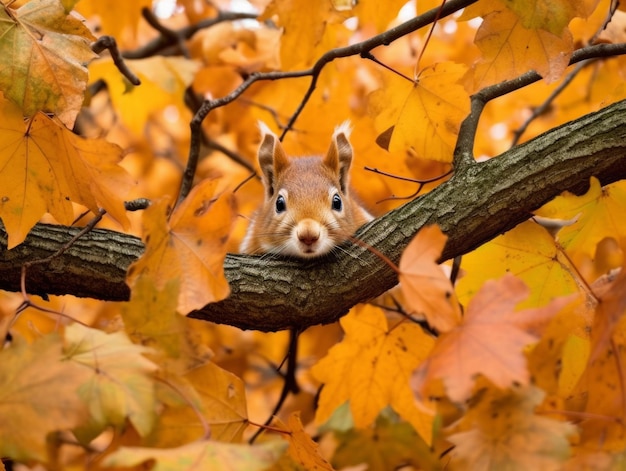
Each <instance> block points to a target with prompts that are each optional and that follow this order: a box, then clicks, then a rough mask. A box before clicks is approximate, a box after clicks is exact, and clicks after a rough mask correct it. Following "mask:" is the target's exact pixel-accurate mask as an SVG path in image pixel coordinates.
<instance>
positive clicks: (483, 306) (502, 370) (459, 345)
mask: <svg viewBox="0 0 626 471" xmlns="http://www.w3.org/2000/svg"><path fill="white" fill-rule="evenodd" d="M528 294H529V289H528V288H527V287H526V285H525V284H524V283H523V282H522V281H520V280H519V279H518V278H516V277H514V276H513V275H505V276H504V277H503V278H501V279H499V280H497V281H487V282H486V283H485V284H484V286H483V288H482V289H481V290H480V291H479V292H478V293H477V294H476V296H475V297H474V298H473V299H472V300H471V301H470V303H469V305H468V307H467V312H466V313H465V317H464V320H463V323H462V324H460V325H459V326H457V327H456V328H455V329H453V330H451V331H450V332H447V333H445V334H443V335H441V336H440V337H438V338H437V340H436V342H435V346H434V348H433V350H432V352H431V353H430V355H429V356H428V358H427V359H426V361H424V362H423V363H422V364H421V365H420V367H419V368H418V369H417V370H416V371H415V374H414V376H413V382H412V384H413V386H414V387H415V390H416V391H418V392H419V395H422V396H423V394H424V392H425V390H426V387H427V386H428V384H429V383H430V382H432V381H434V380H436V379H442V380H443V383H444V385H445V387H446V394H447V396H448V397H449V398H450V399H451V400H452V401H454V402H459V403H460V402H463V401H465V400H466V399H468V398H469V397H470V395H471V393H472V387H473V384H474V378H475V376H476V375H478V374H482V375H484V376H485V377H487V378H489V379H490V380H491V381H492V382H493V383H494V384H495V385H496V386H498V387H500V388H502V389H506V388H509V387H511V386H512V385H513V384H515V383H517V384H521V385H526V384H528V381H529V378H530V374H529V372H528V369H527V367H526V357H525V356H524V354H523V349H524V348H525V347H526V346H527V345H528V344H530V343H532V342H534V341H536V340H537V339H538V338H539V331H540V330H541V328H542V327H543V325H544V324H546V323H547V322H548V321H549V320H550V319H551V318H552V316H554V315H555V314H556V313H557V312H558V311H559V309H561V308H562V307H563V306H564V305H565V304H567V303H568V302H569V301H570V300H571V298H570V297H563V298H558V299H555V300H554V301H552V302H551V303H550V304H548V305H547V306H545V307H542V308H538V309H527V310H524V311H519V312H514V308H515V305H516V304H517V303H519V302H520V301H522V300H523V299H525V298H526V297H527V296H528Z"/></svg>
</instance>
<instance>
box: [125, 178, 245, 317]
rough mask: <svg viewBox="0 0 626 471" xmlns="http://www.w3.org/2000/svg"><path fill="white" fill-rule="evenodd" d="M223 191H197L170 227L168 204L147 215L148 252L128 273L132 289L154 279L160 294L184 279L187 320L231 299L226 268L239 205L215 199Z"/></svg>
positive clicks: (182, 304) (212, 183)
mask: <svg viewBox="0 0 626 471" xmlns="http://www.w3.org/2000/svg"><path fill="white" fill-rule="evenodd" d="M217 185H218V181H217V180H204V181H202V182H201V183H199V184H198V185H196V186H195V187H194V188H193V189H192V191H191V193H190V194H189V195H188V196H187V198H186V199H185V200H184V201H183V202H182V203H181V204H180V205H179V206H178V207H177V208H176V210H175V211H174V213H173V214H172V215H171V218H170V221H169V223H168V222H167V213H168V211H169V201H168V199H166V198H164V199H162V200H160V201H158V202H157V203H155V204H153V205H152V206H151V207H149V208H148V209H147V210H146V211H144V217H143V225H144V232H143V240H144V243H145V244H146V251H145V253H144V254H143V256H142V257H141V258H140V259H139V260H138V261H136V262H135V263H133V264H132V265H131V267H130V268H129V270H128V276H127V283H128V285H129V286H130V287H131V288H133V287H134V286H135V283H136V280H137V278H138V277H139V276H140V275H147V276H149V277H151V278H152V279H153V280H154V282H155V283H156V285H157V287H158V289H163V288H164V287H165V286H166V285H167V283H169V282H170V281H171V280H173V279H178V280H179V283H180V293H179V294H178V303H177V310H178V312H179V313H181V314H188V313H189V312H191V311H193V310H194V309H200V308H201V307H204V306H206V305H207V304H209V303H212V302H215V301H219V300H220V299H224V298H225V297H226V296H228V293H229V292H230V288H229V286H228V282H227V281H226V278H225V277H224V268H223V264H224V259H225V258H226V243H227V242H228V236H229V234H230V231H231V227H232V225H233V222H234V217H235V210H234V199H233V198H232V195H221V196H217V195H215V190H216V188H217Z"/></svg>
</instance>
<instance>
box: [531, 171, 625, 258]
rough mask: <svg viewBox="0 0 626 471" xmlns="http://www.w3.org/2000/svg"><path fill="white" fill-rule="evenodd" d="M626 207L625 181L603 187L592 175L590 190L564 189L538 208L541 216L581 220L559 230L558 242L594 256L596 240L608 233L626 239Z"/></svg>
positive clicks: (577, 254) (576, 254) (573, 251)
mask: <svg viewBox="0 0 626 471" xmlns="http://www.w3.org/2000/svg"><path fill="white" fill-rule="evenodd" d="M624 211H626V182H624V181H621V182H616V183H613V184H611V185H608V186H606V187H604V188H602V187H601V186H600V182H599V181H598V179H597V178H595V177H592V178H591V182H590V185H589V190H588V191H587V193H585V194H584V195H582V196H576V195H574V194H572V193H570V192H565V193H563V194H562V195H561V196H557V197H556V198H555V199H554V200H552V201H551V202H550V203H548V204H547V205H545V206H543V207H542V208H541V209H539V210H537V211H536V212H535V213H536V214H537V215H539V216H544V217H549V218H560V219H573V218H576V217H577V218H578V220H577V221H576V222H575V223H574V224H572V225H570V226H566V227H563V228H562V229H561V230H560V231H559V232H558V240H559V243H560V244H561V245H562V246H563V247H564V248H565V249H567V251H568V252H569V253H571V254H572V258H573V259H574V260H578V259H579V258H580V256H581V255H585V256H587V257H588V258H593V256H594V254H595V250H596V246H597V244H598V243H599V242H600V241H601V240H602V239H604V238H605V237H613V238H614V239H616V240H617V241H619V240H621V239H626V227H625V225H624V224H623V216H624Z"/></svg>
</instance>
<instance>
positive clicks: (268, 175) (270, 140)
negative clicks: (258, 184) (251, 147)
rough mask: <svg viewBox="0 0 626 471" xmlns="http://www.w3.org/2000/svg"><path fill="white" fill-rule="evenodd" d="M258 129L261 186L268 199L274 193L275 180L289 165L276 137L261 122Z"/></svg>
mask: <svg viewBox="0 0 626 471" xmlns="http://www.w3.org/2000/svg"><path fill="white" fill-rule="evenodd" d="M259 128H260V130H261V145H260V146H259V166H260V167H261V172H262V173H263V185H264V186H265V188H266V190H267V197H268V198H269V197H271V196H272V195H273V194H274V192H275V191H276V179H277V177H278V175H280V174H281V173H282V172H283V170H284V169H285V168H286V167H287V165H288V164H289V159H288V158H287V154H286V153H285V150H284V149H283V146H282V144H281V143H280V140H279V139H278V136H276V134H274V133H273V132H272V131H271V130H270V128H269V127H267V125H266V124H265V123H263V122H262V121H259Z"/></svg>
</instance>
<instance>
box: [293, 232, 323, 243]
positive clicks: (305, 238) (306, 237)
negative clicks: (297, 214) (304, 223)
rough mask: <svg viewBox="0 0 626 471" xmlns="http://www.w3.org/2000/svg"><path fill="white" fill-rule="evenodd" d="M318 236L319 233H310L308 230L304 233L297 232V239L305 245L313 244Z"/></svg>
mask: <svg viewBox="0 0 626 471" xmlns="http://www.w3.org/2000/svg"><path fill="white" fill-rule="evenodd" d="M319 238H320V235H319V233H317V234H312V233H310V232H306V233H304V234H298V239H299V240H300V242H302V243H303V244H305V245H313V244H314V243H315V242H317V240H318V239H319Z"/></svg>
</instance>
